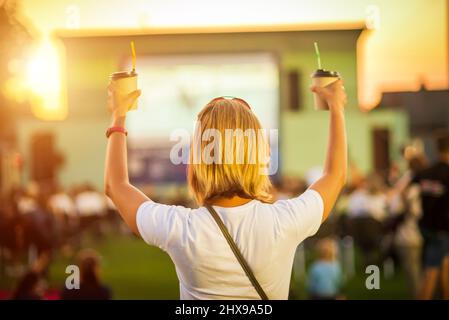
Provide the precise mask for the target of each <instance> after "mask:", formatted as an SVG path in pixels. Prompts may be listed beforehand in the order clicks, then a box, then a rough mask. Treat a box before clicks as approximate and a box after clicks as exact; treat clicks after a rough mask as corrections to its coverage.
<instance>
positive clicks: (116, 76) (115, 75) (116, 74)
mask: <svg viewBox="0 0 449 320" xmlns="http://www.w3.org/2000/svg"><path fill="white" fill-rule="evenodd" d="M135 76H137V73H136V72H135V71H117V72H114V73H112V74H111V75H110V77H111V78H112V79H119V78H128V77H135Z"/></svg>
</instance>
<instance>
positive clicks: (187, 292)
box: [136, 189, 323, 299]
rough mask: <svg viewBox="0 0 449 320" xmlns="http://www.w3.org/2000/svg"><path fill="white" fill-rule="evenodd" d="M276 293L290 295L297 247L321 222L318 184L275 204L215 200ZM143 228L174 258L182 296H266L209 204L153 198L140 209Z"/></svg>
mask: <svg viewBox="0 0 449 320" xmlns="http://www.w3.org/2000/svg"><path fill="white" fill-rule="evenodd" d="M214 209H215V210H216V211H217V212H218V214H219V215H220V217H221V219H222V220H223V222H224V224H225V225H226V227H227V229H228V231H229V233H230V234H231V236H232V237H233V239H234V241H235V242H236V244H237V246H238V248H239V249H240V251H241V252H242V254H243V256H244V257H245V259H246V261H247V262H248V264H249V265H250V267H251V269H252V270H253V272H254V275H255V276H256V278H257V280H258V281H259V283H260V285H261V286H262V288H263V289H264V291H265V292H266V294H267V295H268V297H269V298H270V299H287V298H288V291H289V285H290V275H291V270H292V265H293V258H294V255H295V250H296V247H297V246H298V244H299V243H300V242H302V241H303V240H304V239H305V238H307V237H309V236H312V235H314V234H315V233H316V232H317V231H318V228H319V226H320V224H321V219H322V215H323V200H322V198H321V196H320V194H319V193H318V192H316V191H314V190H310V189H309V190H308V191H306V192H305V193H303V194H302V195H301V196H299V197H297V198H293V199H289V200H279V201H277V202H275V203H273V204H266V203H262V202H260V201H258V200H252V201H250V202H248V203H246V204H244V205H242V206H238V207H231V208H225V207H218V206H214ZM136 219H137V228H138V230H139V233H140V235H141V236H142V238H143V239H144V240H145V242H147V243H148V244H150V245H154V246H157V247H159V248H161V249H162V250H164V251H166V252H167V253H168V254H169V255H170V257H171V259H172V260H173V262H174V264H175V267H176V273H177V275H178V278H179V283H180V298H181V299H260V298H259V295H258V294H257V292H256V290H255V289H254V287H253V286H252V285H251V282H250V281H249V279H248V278H247V276H246V274H245V272H244V271H243V269H242V267H241V266H240V264H239V263H238V261H237V259H236V257H235V256H234V254H233V252H232V250H231V248H230V247H229V244H228V243H227V241H226V239H225V238H224V236H223V234H222V233H221V231H220V229H219V227H218V225H217V224H216V222H215V220H214V219H213V217H212V216H211V215H210V213H209V212H208V211H207V209H206V208H204V207H200V208H198V209H189V208H184V207H181V206H169V205H163V204H158V203H155V202H152V201H147V202H144V203H143V204H142V205H141V206H140V207H139V209H138V211H137V218H136Z"/></svg>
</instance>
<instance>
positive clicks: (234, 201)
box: [211, 196, 252, 207]
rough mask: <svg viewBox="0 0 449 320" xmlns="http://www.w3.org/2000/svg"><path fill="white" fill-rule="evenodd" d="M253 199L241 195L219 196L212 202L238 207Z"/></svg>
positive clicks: (221, 205)
mask: <svg viewBox="0 0 449 320" xmlns="http://www.w3.org/2000/svg"><path fill="white" fill-rule="evenodd" d="M251 200H252V199H247V198H242V197H239V196H234V197H232V198H218V199H214V200H213V201H211V204H212V205H213V206H219V207H238V206H242V205H244V204H246V203H248V202H250V201H251Z"/></svg>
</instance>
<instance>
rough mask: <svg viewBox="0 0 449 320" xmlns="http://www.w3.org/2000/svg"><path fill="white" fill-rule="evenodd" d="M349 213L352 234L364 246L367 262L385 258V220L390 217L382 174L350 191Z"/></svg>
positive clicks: (357, 242) (365, 261) (358, 243)
mask: <svg viewBox="0 0 449 320" xmlns="http://www.w3.org/2000/svg"><path fill="white" fill-rule="evenodd" d="M346 210H347V216H348V219H349V221H348V224H349V231H350V234H351V235H352V236H353V237H354V241H355V243H356V244H357V245H359V246H360V248H361V249H362V254H363V259H364V263H365V265H371V264H376V265H378V264H379V263H380V262H381V261H380V258H381V253H382V252H381V250H380V249H381V242H382V238H383V237H382V235H383V223H384V221H385V219H386V218H387V197H386V195H385V187H384V184H383V182H382V178H381V177H380V176H379V175H377V174H371V175H369V176H368V177H367V178H366V180H364V181H363V182H361V183H360V184H359V185H358V186H357V188H356V189H355V190H354V191H353V192H352V193H351V194H350V195H349V197H348V203H347V208H346Z"/></svg>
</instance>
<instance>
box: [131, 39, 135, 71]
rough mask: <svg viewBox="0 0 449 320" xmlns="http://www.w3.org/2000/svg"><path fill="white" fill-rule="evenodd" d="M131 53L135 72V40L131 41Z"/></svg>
mask: <svg viewBox="0 0 449 320" xmlns="http://www.w3.org/2000/svg"><path fill="white" fill-rule="evenodd" d="M131 53H132V58H133V72H135V71H136V50H135V48H134V41H131Z"/></svg>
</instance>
